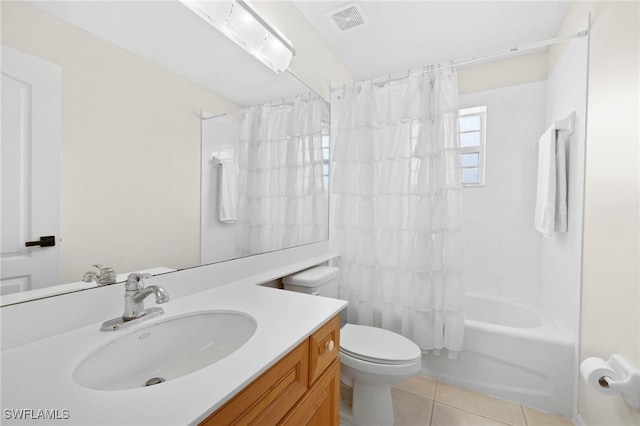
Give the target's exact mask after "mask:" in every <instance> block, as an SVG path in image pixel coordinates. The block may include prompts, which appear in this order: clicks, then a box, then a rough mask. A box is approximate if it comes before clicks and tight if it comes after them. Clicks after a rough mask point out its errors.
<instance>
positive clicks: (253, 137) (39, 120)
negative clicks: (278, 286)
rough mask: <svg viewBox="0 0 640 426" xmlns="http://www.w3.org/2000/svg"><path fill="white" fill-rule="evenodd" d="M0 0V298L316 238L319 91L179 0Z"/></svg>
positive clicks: (319, 220)
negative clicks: (276, 68) (104, 269)
mask: <svg viewBox="0 0 640 426" xmlns="http://www.w3.org/2000/svg"><path fill="white" fill-rule="evenodd" d="M1 7H2V14H1V18H2V87H3V91H2V111H3V112H2V114H3V115H2V157H3V159H2V161H3V163H2V265H0V266H1V269H2V287H1V290H2V294H3V297H2V304H3V305H6V304H10V303H16V302H17V301H23V300H28V299H29V298H37V297H43V296H48V295H52V294H60V293H63V292H67V291H73V290H76V289H79V288H86V287H87V286H95V285H96V283H95V282H92V283H84V282H82V279H83V277H84V274H85V273H86V272H88V271H91V270H92V265H93V264H103V265H107V266H109V267H112V268H113V269H115V271H116V273H117V274H119V276H118V278H119V280H121V279H122V277H123V274H126V273H128V272H133V271H141V270H150V271H151V272H152V273H163V272H169V271H174V270H179V269H184V268H189V267H194V266H199V265H203V264H208V263H213V262H219V261H224V260H230V259H234V258H238V257H241V256H247V255H253V254H259V253H263V252H266V251H272V250H278V249H282V248H288V247H292V246H296V245H302V244H308V243H313V242H318V241H322V240H326V239H327V238H328V195H327V194H328V116H329V110H328V104H327V103H326V102H325V101H324V100H322V99H321V98H320V97H319V96H318V95H316V94H315V93H313V92H312V91H311V90H310V89H309V88H308V87H307V86H305V85H304V84H303V83H301V82H300V81H299V80H298V79H296V77H295V76H293V75H292V74H290V73H288V72H284V73H280V74H276V73H274V72H273V71H271V70H270V69H268V68H267V67H265V66H264V65H263V64H261V63H259V62H258V61H257V60H256V59H254V58H253V57H251V56H249V55H248V54H247V53H246V52H244V51H243V50H242V49H240V48H239V47H238V46H237V45H236V44H234V43H233V42H231V41H230V40H228V39H227V38H226V37H224V36H223V35H222V34H221V33H219V32H218V31H216V30H215V29H213V28H212V27H210V26H208V25H207V24H206V23H205V22H204V21H203V20H202V19H200V18H199V17H198V16H196V15H195V14H194V13H193V12H192V11H190V10H189V9H188V8H186V7H185V6H184V5H183V4H181V3H180V2H166V1H158V2H153V1H141V2H91V1H86V2H82V1H80V2H78V1H70V2H63V1H57V2H46V1H45V2H26V1H15V2H14V1H3V2H2V5H1ZM230 185H236V186H234V187H232V190H229V187H230ZM229 200H231V201H229ZM225 203H226V204H225ZM229 203H231V204H229ZM48 236H54V241H55V246H47V241H49V240H47V239H45V240H42V241H44V247H41V246H40V245H38V244H40V242H41V240H40V237H48ZM29 242H33V243H35V244H36V245H35V246H31V247H25V243H29ZM119 280H118V281H119Z"/></svg>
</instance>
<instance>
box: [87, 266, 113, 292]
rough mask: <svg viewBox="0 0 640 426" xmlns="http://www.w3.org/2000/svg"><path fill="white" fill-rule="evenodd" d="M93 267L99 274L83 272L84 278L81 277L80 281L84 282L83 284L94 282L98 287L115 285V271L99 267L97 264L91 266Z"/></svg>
mask: <svg viewBox="0 0 640 426" xmlns="http://www.w3.org/2000/svg"><path fill="white" fill-rule="evenodd" d="M93 267H94V268H97V269H98V271H99V272H95V271H89V272H85V274H84V276H83V277H82V281H84V282H85V283H90V282H91V281H95V282H96V284H97V285H98V287H100V286H103V285H109V284H115V283H116V271H114V270H113V268H110V267H108V266H104V265H101V264H99V263H98V264H95V265H93Z"/></svg>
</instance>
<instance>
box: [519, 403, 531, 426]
mask: <svg viewBox="0 0 640 426" xmlns="http://www.w3.org/2000/svg"><path fill="white" fill-rule="evenodd" d="M520 411H522V418H523V419H524V424H525V426H529V420H528V419H527V415H526V414H525V411H524V406H522V405H521V406H520Z"/></svg>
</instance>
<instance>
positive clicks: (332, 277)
mask: <svg viewBox="0 0 640 426" xmlns="http://www.w3.org/2000/svg"><path fill="white" fill-rule="evenodd" d="M339 275H340V269H338V268H336V267H334V266H314V267H313V268H309V269H305V270H304V271H300V272H296V273H295V274H291V275H289V276H286V277H284V278H283V279H282V285H283V286H284V288H285V290H291V291H298V292H301V293H308V294H314V295H319V296H324V297H331V298H333V299H337V298H338V276H339Z"/></svg>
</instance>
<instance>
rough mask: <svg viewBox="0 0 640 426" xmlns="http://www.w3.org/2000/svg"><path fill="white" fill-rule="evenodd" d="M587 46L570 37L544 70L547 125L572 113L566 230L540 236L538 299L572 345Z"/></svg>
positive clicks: (577, 308)
mask: <svg viewBox="0 0 640 426" xmlns="http://www.w3.org/2000/svg"><path fill="white" fill-rule="evenodd" d="M585 18H586V17H585ZM587 49H588V40H587V38H586V37H584V38H580V39H575V40H573V41H572V42H571V43H570V44H569V45H568V47H567V49H566V50H565V51H564V54H563V56H562V57H561V58H560V60H559V61H558V63H557V65H556V67H555V68H554V70H553V72H552V73H551V75H549V79H548V81H547V94H546V99H547V102H546V117H545V128H548V127H549V126H551V124H552V123H553V122H554V121H556V120H560V119H563V118H565V117H566V116H568V115H569V114H570V113H571V112H573V111H575V113H576V122H575V127H576V129H575V133H574V134H573V135H572V136H571V137H570V139H569V141H568V143H567V185H568V188H567V211H568V214H567V232H566V233H564V232H562V233H555V234H553V235H552V236H550V237H545V238H542V247H541V258H540V264H541V284H542V287H541V288H542V303H543V305H544V306H545V308H546V309H547V310H548V311H550V312H551V313H552V315H553V318H554V319H556V320H557V321H558V322H559V323H560V325H561V326H562V327H563V328H564V330H565V331H567V332H568V333H569V334H570V336H571V339H572V341H573V342H576V344H577V342H578V337H579V335H578V330H579V324H580V284H581V276H580V274H581V268H582V222H583V220H582V219H583V211H584V155H585V120H586V108H587V58H588V55H587ZM576 352H577V345H576Z"/></svg>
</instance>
